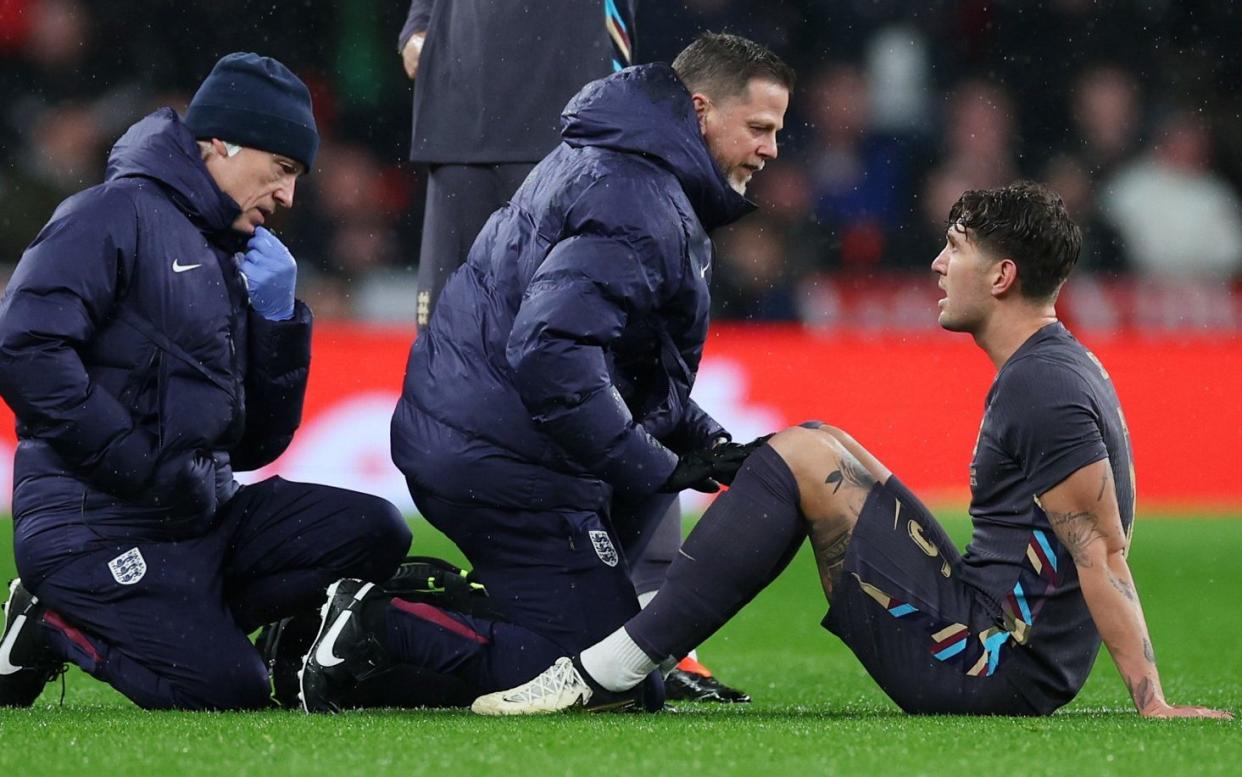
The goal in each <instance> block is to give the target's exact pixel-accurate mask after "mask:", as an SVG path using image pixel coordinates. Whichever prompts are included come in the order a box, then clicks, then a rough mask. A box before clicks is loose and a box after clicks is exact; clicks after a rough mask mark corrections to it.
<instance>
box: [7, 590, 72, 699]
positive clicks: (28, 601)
mask: <svg viewBox="0 0 1242 777" xmlns="http://www.w3.org/2000/svg"><path fill="white" fill-rule="evenodd" d="M38 604H39V598H38V597H37V596H31V595H30V592H29V591H27V590H26V589H25V588H24V587H23V586H22V581H21V579H20V578H19V579H16V580H14V581H13V582H12V583H10V584H9V599H8V601H7V602H6V603H5V605H4V638H3V639H2V640H0V707H29V706H30V705H32V704H34V703H35V699H37V698H39V694H41V693H43V688H44V686H46V685H47V684H48V683H49V682H50V681H51V680H52V679H53V678H54V677H56V676H57V675H59V674H60V673H61V672H64V671H65V665H64V662H62V661H60V660H58V659H57V658H56V657H55V656H54V655H53V654H52V652H51V650H50V649H49V648H48V645H47V642H45V641H44V640H43V636H42V634H40V629H39V624H38V619H39V617H40V616H41V615H42V612H41V610H40V608H39V607H38Z"/></svg>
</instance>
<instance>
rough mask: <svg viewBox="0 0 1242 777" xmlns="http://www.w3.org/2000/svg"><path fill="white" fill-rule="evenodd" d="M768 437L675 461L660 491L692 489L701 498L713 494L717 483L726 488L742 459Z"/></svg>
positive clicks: (728, 444)
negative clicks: (675, 465)
mask: <svg viewBox="0 0 1242 777" xmlns="http://www.w3.org/2000/svg"><path fill="white" fill-rule="evenodd" d="M771 436H772V435H770V434H769V435H765V436H763V437H759V438H757V439H755V440H753V441H751V442H748V443H746V444H745V445H742V444H739V443H735V442H720V443H717V444H716V445H715V446H713V447H711V448H706V449H703V450H697V451H691V452H690V453H687V454H685V455H683V456H681V457H680V458H678V459H677V467H676V468H675V469H674V470H673V474H671V475H669V477H668V480H667V481H666V482H665V483H664V485H663V486H662V487H661V488H660V490H661V491H673V492H676V491H681V490H683V489H686V488H693V489H694V490H695V491H702V492H703V493H705V494H714V493H715V492H717V491H719V490H720V484H721V483H724V484H725V485H729V484H730V483H732V482H733V477H734V476H735V475H737V471H738V470H739V469H741V468H742V464H743V463H745V461H746V457H747V456H749V455H750V454H752V453H754V452H755V449H756V448H758V447H759V446H761V445H763V444H764V443H765V442H767V441H768V438H769V437H771Z"/></svg>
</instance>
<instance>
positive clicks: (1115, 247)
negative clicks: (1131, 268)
mask: <svg viewBox="0 0 1242 777" xmlns="http://www.w3.org/2000/svg"><path fill="white" fill-rule="evenodd" d="M1043 181H1044V183H1045V184H1046V185H1047V186H1048V188H1049V189H1051V190H1053V191H1054V192H1056V193H1057V194H1059V195H1061V201H1062V202H1064V203H1065V210H1066V211H1067V212H1068V213H1069V215H1070V218H1072V219H1073V220H1074V223H1076V224H1077V225H1078V227H1079V229H1081V230H1082V250H1081V251H1080V252H1079V255H1078V267H1079V268H1080V270H1079V273H1080V274H1079V278H1080V279H1081V277H1082V273H1083V272H1088V273H1108V274H1111V275H1116V274H1117V273H1119V272H1122V271H1124V270H1125V269H1126V257H1125V249H1124V248H1123V246H1122V244H1121V236H1120V235H1119V234H1117V230H1115V229H1113V227H1112V225H1111V224H1109V223H1108V222H1107V221H1105V220H1104V219H1103V218H1102V217H1101V216H1100V211H1099V206H1098V203H1097V202H1096V197H1095V186H1094V184H1093V183H1092V179H1091V175H1090V173H1089V172H1088V170H1087V166H1086V164H1085V163H1084V162H1083V161H1082V160H1081V159H1080V158H1078V157H1076V156H1073V155H1071V154H1058V155H1056V156H1054V157H1053V158H1052V159H1050V160H1049V161H1048V166H1047V167H1046V168H1045V170H1044V175H1043Z"/></svg>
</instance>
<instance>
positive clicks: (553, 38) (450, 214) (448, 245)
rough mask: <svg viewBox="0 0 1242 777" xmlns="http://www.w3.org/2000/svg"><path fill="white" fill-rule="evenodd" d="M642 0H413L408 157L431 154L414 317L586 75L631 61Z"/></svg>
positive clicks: (546, 141) (404, 52) (407, 38)
mask: <svg viewBox="0 0 1242 777" xmlns="http://www.w3.org/2000/svg"><path fill="white" fill-rule="evenodd" d="M636 5H637V0H620V2H615V1H614V0H572V1H568V2H567V0H534V1H533V2H529V3H493V2H489V1H488V0H412V2H411V3H410V11H409V15H408V16H407V17H406V21H405V26H404V27H403V28H402V30H401V35H400V38H399V39H398V48H399V50H400V52H401V59H402V62H403V64H404V66H405V72H406V75H407V76H409V78H410V80H411V81H413V82H414V129H413V138H412V141H411V144H410V161H411V162H416V163H419V164H423V165H427V166H428V168H429V174H428V178H427V204H426V210H425V211H424V215H423V240H422V247H421V249H420V251H419V262H418V311H417V312H418V318H417V320H418V327H419V329H420V330H421V329H425V328H426V326H427V323H428V321H430V319H431V312H432V310H433V309H434V308H435V303H436V299H437V298H438V297H439V296H440V290H441V289H443V288H444V284H445V282H446V281H447V280H448V277H449V276H450V275H452V274H453V271H454V270H456V269H457V268H458V267H460V266H462V265H463V264H465V262H466V254H467V253H468V252H469V250H470V245H471V244H472V243H473V242H474V238H475V236H476V235H478V234H479V230H481V229H482V228H483V223H484V222H485V221H487V218H488V216H491V215H492V213H493V212H494V211H496V209H498V208H499V207H500V206H501V205H503V204H504V203H505V202H506V201H507V200H508V199H509V197H510V196H511V195H512V194H513V192H515V191H517V188H518V186H519V185H520V184H521V183H522V181H523V180H525V178H526V176H527V174H528V173H530V171H531V168H533V167H534V166H535V163H536V162H538V161H539V160H540V159H543V157H544V156H546V155H547V154H548V152H550V151H551V150H552V149H554V148H556V145H557V143H559V142H560V115H561V109H562V108H564V107H565V103H567V102H569V98H570V97H573V96H574V94H575V93H576V92H577V91H578V90H579V89H580V88H582V86H583V84H585V83H587V82H588V81H593V80H595V79H597V78H603V77H604V76H606V75H608V74H609V73H612V72H615V71H617V70H620V69H622V68H624V67H628V66H629V65H631V64H633V52H632V32H633V27H634V21H633V20H634V14H635V8H636Z"/></svg>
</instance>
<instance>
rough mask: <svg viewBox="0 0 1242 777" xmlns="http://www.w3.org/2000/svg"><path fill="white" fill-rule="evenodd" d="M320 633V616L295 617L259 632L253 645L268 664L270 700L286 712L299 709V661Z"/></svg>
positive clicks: (300, 705)
mask: <svg viewBox="0 0 1242 777" xmlns="http://www.w3.org/2000/svg"><path fill="white" fill-rule="evenodd" d="M318 632H319V613H317V612H315V613H307V614H305V615H296V616H294V617H292V618H284V619H282V620H279V621H277V622H276V623H269V624H268V625H266V626H264V627H263V630H262V631H260V632H259V636H258V637H256V638H255V641H254V645H255V647H257V648H258V649H259V653H260V654H262V656H263V663H265V664H267V671H268V673H269V674H270V675H271V678H272V698H273V699H275V701H276V704H277V705H278V706H280V707H284V708H285V709H299V710H300V709H302V702H301V701H300V700H299V699H298V693H299V692H300V691H301V690H302V688H301V685H300V684H299V682H298V673H299V672H300V671H301V670H302V659H303V656H305V655H306V653H307V651H309V650H310V646H311V643H312V642H314V641H315V635H316V634H317V633H318Z"/></svg>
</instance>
